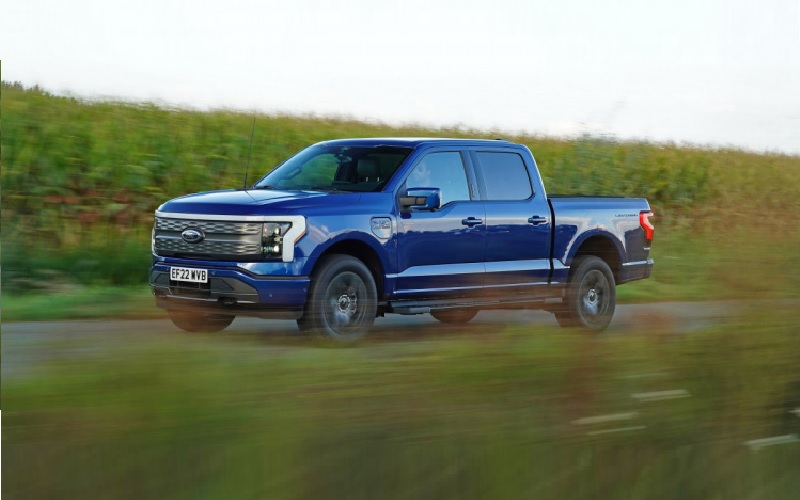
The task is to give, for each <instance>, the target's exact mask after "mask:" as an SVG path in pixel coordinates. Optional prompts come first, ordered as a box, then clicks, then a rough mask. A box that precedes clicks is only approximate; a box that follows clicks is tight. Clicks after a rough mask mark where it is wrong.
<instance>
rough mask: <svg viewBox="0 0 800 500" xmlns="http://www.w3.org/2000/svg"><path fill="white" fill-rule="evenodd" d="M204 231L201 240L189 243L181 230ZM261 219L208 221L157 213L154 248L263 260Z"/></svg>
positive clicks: (168, 253) (191, 254) (172, 254)
mask: <svg viewBox="0 0 800 500" xmlns="http://www.w3.org/2000/svg"><path fill="white" fill-rule="evenodd" d="M186 229H195V230H198V231H200V232H201V233H203V236H204V237H203V240H202V241H200V242H199V243H187V242H186V241H185V240H184V239H183V237H182V236H181V233H182V232H183V231H185V230H186ZM261 231H262V224H261V223H260V222H229V221H223V222H219V221H204V220H199V219H198V220H190V219H171V218H166V217H156V221H155V230H154V235H153V237H154V245H153V246H154V248H155V252H156V254H157V255H161V256H165V257H187V258H199V259H215V260H237V261H242V260H243V259H248V260H261Z"/></svg>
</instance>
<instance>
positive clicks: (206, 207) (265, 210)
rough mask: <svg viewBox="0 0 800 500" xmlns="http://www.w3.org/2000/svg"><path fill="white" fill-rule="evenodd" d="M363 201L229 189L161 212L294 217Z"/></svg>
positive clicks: (326, 195) (171, 205)
mask: <svg viewBox="0 0 800 500" xmlns="http://www.w3.org/2000/svg"><path fill="white" fill-rule="evenodd" d="M360 198H361V194H360V193H326V192H320V191H281V190H275V189H248V190H238V189H228V190H225V191H207V192H204V193H194V194H189V195H186V196H181V197H180V198H175V199H173V200H170V201H168V202H166V203H164V204H163V205H161V206H160V207H158V211H159V212H169V213H180V214H202V215H269V214H291V213H295V212H296V211H297V210H300V209H303V208H308V207H318V206H323V205H351V204H353V203H357V202H358V200H359V199H360Z"/></svg>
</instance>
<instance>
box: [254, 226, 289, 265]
mask: <svg viewBox="0 0 800 500" xmlns="http://www.w3.org/2000/svg"><path fill="white" fill-rule="evenodd" d="M291 227H292V224H291V222H265V223H264V229H263V230H262V231H261V254H262V255H263V256H264V258H267V259H268V258H276V257H281V255H282V254H283V237H284V236H285V235H286V232H287V231H289V229H291Z"/></svg>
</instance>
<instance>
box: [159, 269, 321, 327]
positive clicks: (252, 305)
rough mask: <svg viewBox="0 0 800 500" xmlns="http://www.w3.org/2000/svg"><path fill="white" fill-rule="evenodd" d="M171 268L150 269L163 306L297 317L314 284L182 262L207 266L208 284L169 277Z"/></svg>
mask: <svg viewBox="0 0 800 500" xmlns="http://www.w3.org/2000/svg"><path fill="white" fill-rule="evenodd" d="M170 267H171V266H169V265H167V264H162V263H156V264H155V265H154V266H153V268H152V269H151V271H150V287H151V289H152V291H153V295H155V297H156V305H157V306H158V307H161V308H162V309H181V310H192V311H199V312H214V313H222V314H234V315H241V316H258V317H262V318H280V319H295V318H299V317H300V316H301V315H302V314H303V307H304V305H305V302H306V297H307V295H308V288H309V286H310V283H311V281H310V279H309V278H308V277H307V276H305V277H275V276H270V277H265V276H258V277H257V276H255V275H251V274H249V273H247V272H244V271H241V270H239V269H233V268H215V267H212V266H186V265H185V264H183V263H181V267H198V268H200V267H202V268H203V269H208V283H184V282H177V281H172V280H170Z"/></svg>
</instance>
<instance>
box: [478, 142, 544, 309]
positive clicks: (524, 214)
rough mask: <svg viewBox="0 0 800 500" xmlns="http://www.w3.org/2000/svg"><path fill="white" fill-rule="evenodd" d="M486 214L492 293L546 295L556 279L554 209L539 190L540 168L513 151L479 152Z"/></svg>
mask: <svg viewBox="0 0 800 500" xmlns="http://www.w3.org/2000/svg"><path fill="white" fill-rule="evenodd" d="M471 158H472V160H473V163H474V164H475V166H476V175H477V179H478V184H479V189H480V192H481V197H482V198H483V200H484V208H485V211H486V278H487V279H486V284H487V288H488V289H487V292H490V293H491V292H493V291H494V292H495V293H509V292H511V293H524V294H526V295H527V294H532V295H538V294H540V293H541V294H545V293H546V292H547V287H546V286H543V285H546V284H547V283H548V280H549V279H550V239H551V224H552V222H553V221H552V220H551V216H550V206H549V205H548V203H547V198H546V196H545V194H544V193H543V192H542V193H537V192H535V186H538V184H537V183H534V182H533V179H532V176H531V175H530V173H529V171H530V170H531V169H535V168H536V166H535V165H528V164H526V160H525V158H524V157H523V156H522V155H521V154H519V153H518V152H516V151H514V150H512V149H498V150H494V151H493V150H475V151H472V152H471Z"/></svg>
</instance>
